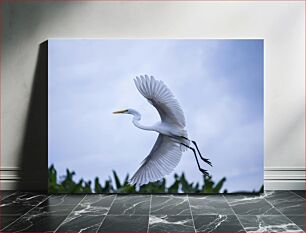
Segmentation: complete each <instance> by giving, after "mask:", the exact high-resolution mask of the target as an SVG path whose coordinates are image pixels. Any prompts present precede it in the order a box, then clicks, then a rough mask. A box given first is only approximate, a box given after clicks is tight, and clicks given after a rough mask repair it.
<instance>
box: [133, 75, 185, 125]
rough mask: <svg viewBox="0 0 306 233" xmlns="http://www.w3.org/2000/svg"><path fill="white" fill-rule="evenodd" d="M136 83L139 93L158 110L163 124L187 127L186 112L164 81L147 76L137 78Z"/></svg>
mask: <svg viewBox="0 0 306 233" xmlns="http://www.w3.org/2000/svg"><path fill="white" fill-rule="evenodd" d="M134 82H135V85H136V87H137V89H138V90H139V92H140V93H141V94H142V95H143V96H144V97H145V98H147V99H148V101H149V103H151V104H152V105H153V106H154V107H155V108H156V109H157V111H158V113H159V115H160V118H161V120H162V122H163V123H167V124H169V125H171V126H173V127H178V128H181V129H183V128H184V127H185V125H186V123H185V117H184V112H183V110H182V108H181V107H180V105H179V103H178V101H177V100H176V99H175V97H174V95H173V94H172V92H171V91H170V90H169V88H168V87H167V86H166V85H165V84H164V83H163V81H157V80H155V78H154V77H153V76H151V77H149V76H147V75H145V76H140V78H139V77H136V79H134Z"/></svg>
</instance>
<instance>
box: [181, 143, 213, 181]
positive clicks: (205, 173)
mask: <svg viewBox="0 0 306 233" xmlns="http://www.w3.org/2000/svg"><path fill="white" fill-rule="evenodd" d="M181 144H182V145H183V146H186V147H187V148H189V149H190V150H192V151H193V154H194V157H195V159H196V161H197V164H198V168H199V170H200V171H201V172H202V173H203V175H205V176H208V175H209V173H208V172H207V170H205V169H203V168H201V167H200V163H199V160H198V158H197V154H196V151H195V149H194V148H193V147H191V146H187V145H186V144H184V143H181Z"/></svg>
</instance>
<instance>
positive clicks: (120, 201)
mask: <svg viewBox="0 0 306 233" xmlns="http://www.w3.org/2000/svg"><path fill="white" fill-rule="evenodd" d="M150 199H151V197H150V196H149V195H117V196H116V198H115V200H114V202H113V204H112V206H111V208H110V210H109V212H108V214H109V215H132V214H137V215H149V209H150Z"/></svg>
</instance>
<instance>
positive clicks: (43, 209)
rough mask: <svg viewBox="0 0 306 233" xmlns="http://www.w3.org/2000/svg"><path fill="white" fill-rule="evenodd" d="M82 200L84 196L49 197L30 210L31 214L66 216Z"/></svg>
mask: <svg viewBox="0 0 306 233" xmlns="http://www.w3.org/2000/svg"><path fill="white" fill-rule="evenodd" d="M82 198H84V196H81V195H77V196H73V195H72V196H66V195H56V196H51V197H49V198H48V199H47V200H46V201H44V202H43V203H41V204H40V205H38V206H37V207H35V208H34V209H33V210H31V212H30V213H31V214H32V215H35V214H39V213H41V214H42V213H43V214H45V215H48V214H49V215H61V216H63V215H66V216H68V214H70V213H71V211H72V210H73V209H74V208H75V207H76V206H77V204H78V203H79V202H80V201H81V200H82Z"/></svg>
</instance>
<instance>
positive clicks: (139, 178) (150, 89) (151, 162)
mask: <svg viewBox="0 0 306 233" xmlns="http://www.w3.org/2000/svg"><path fill="white" fill-rule="evenodd" d="M134 82H135V85H136V87H137V89H138V90H139V92H140V93H141V94H142V95H143V96H144V97H145V98H146V99H147V100H148V101H149V103H151V104H152V105H153V106H154V107H155V108H156V109H157V111H158V113H159V115H160V118H161V124H160V125H159V127H158V128H156V126H152V127H144V126H141V125H140V123H139V122H138V121H139V120H140V114H139V113H138V112H137V111H136V110H129V111H128V113H130V114H133V115H134V120H133V123H134V124H135V125H136V126H137V127H139V128H141V129H147V130H148V129H149V130H155V131H157V132H159V133H160V134H159V136H158V138H157V140H156V142H155V144H154V146H153V148H152V150H151V152H150V154H149V155H148V156H147V157H146V158H145V159H144V161H143V162H142V163H141V166H140V168H139V169H138V170H137V171H136V173H135V174H134V175H133V177H132V178H131V179H130V183H131V184H136V185H138V186H141V185H143V184H147V183H149V182H154V181H158V180H160V179H162V178H163V177H164V176H166V175H168V174H170V173H171V172H172V171H173V170H174V168H175V167H176V166H177V165H178V163H179V161H180V159H181V156H182V152H183V151H185V150H186V147H184V146H182V145H181V143H182V142H183V143H185V144H188V145H189V141H188V140H186V139H183V138H182V136H184V137H185V138H187V132H186V130H185V129H184V128H185V117H184V113H183V110H182V108H181V107H180V105H179V103H178V101H177V100H176V99H175V97H174V95H173V94H172V92H171V91H170V90H169V88H168V87H167V86H166V85H165V84H164V83H163V82H162V81H157V80H155V79H154V77H153V76H151V77H149V76H147V75H145V76H140V77H136V79H134ZM135 116H136V117H135ZM166 132H167V133H166Z"/></svg>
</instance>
